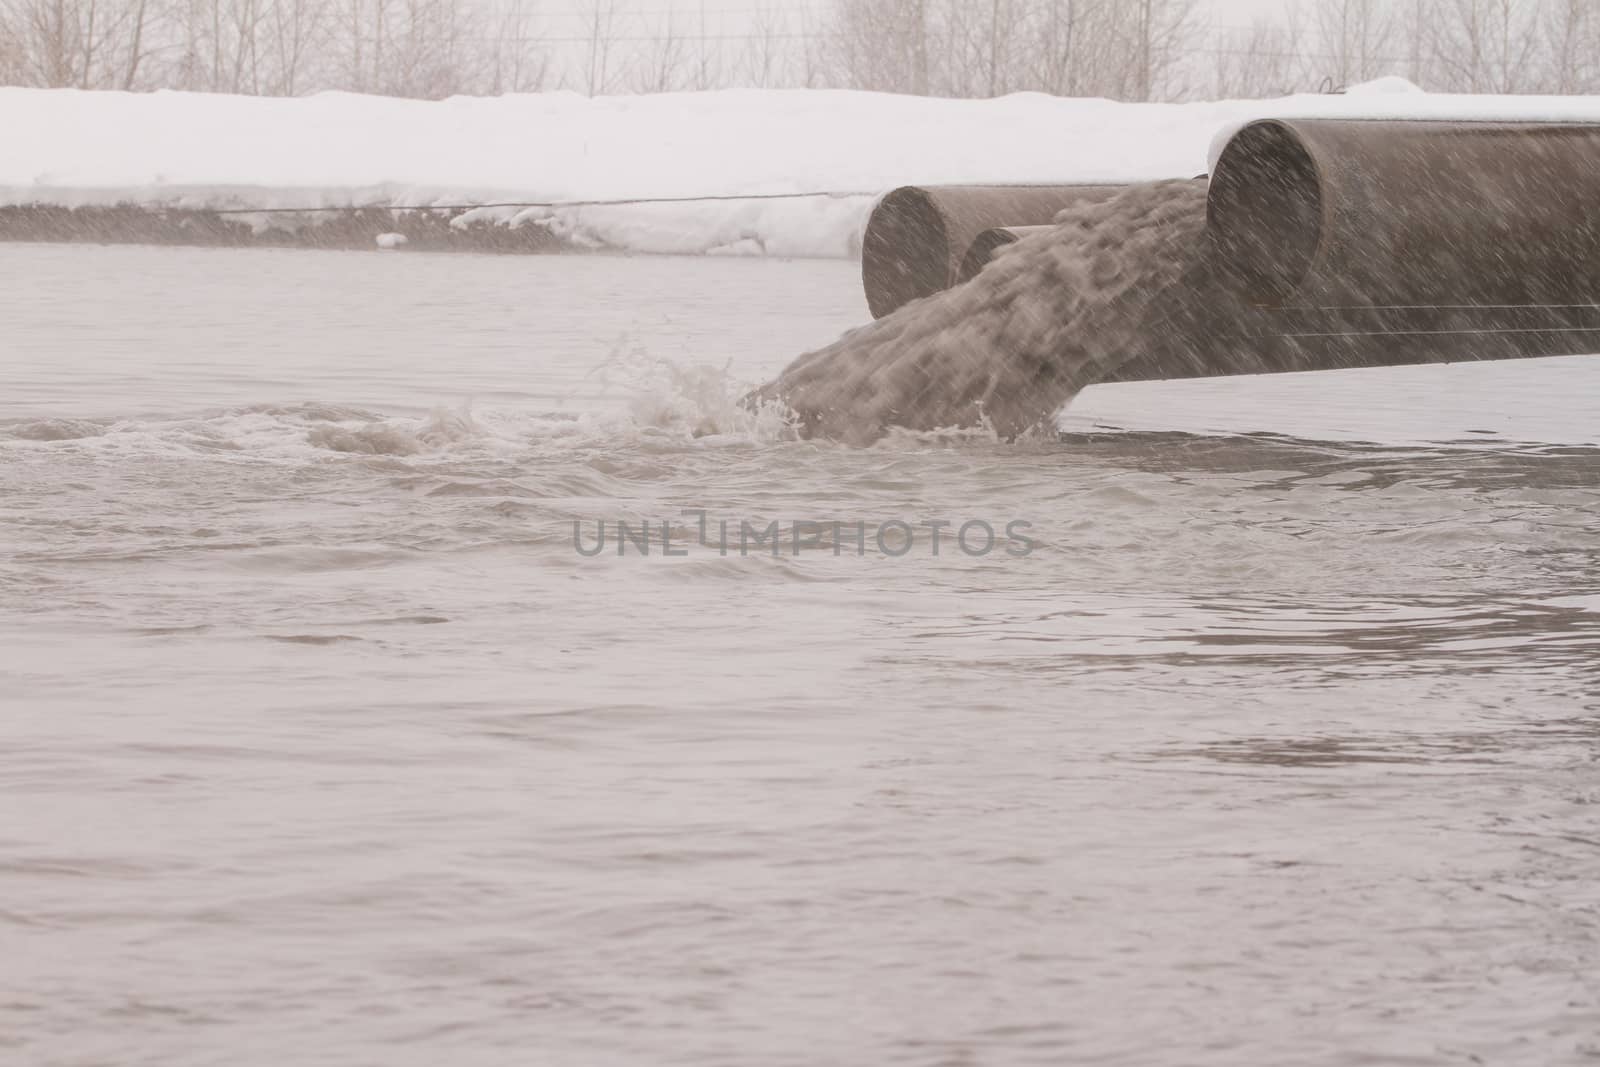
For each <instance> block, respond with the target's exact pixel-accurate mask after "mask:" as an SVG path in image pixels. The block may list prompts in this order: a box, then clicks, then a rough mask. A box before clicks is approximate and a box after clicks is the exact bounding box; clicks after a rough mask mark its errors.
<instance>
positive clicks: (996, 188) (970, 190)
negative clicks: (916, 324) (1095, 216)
mask: <svg viewBox="0 0 1600 1067" xmlns="http://www.w3.org/2000/svg"><path fill="white" fill-rule="evenodd" d="M1120 188H1122V187H1121V186H1116V185H949V186H916V185H907V186H902V187H901V188H899V189H895V190H894V191H892V192H890V193H888V194H887V195H885V196H884V198H883V199H882V200H880V201H878V203H877V206H876V207H874V208H873V209H872V215H871V217H870V218H869V219H868V220H867V231H866V234H865V235H864V236H863V237H862V241H861V283H862V286H863V287H864V288H865V289H866V292H867V307H868V308H869V309H871V311H872V317H873V318H878V319H881V318H883V316H885V315H887V314H889V313H890V312H891V311H894V310H895V309H897V308H899V307H901V306H903V305H905V304H909V303H910V302H911V301H913V300H917V299H920V298H922V297H925V296H932V295H933V294H934V293H937V292H939V291H940V290H942V289H948V288H950V287H951V286H952V285H955V284H956V282H957V281H958V280H959V278H960V274H961V261H962V258H963V257H964V256H965V255H966V254H967V249H968V248H970V247H971V246H972V241H973V239H974V238H976V237H977V236H978V235H979V234H980V233H982V232H983V231H985V230H988V229H991V228H994V227H1010V226H1042V225H1048V224H1049V223H1050V222H1052V221H1053V220H1054V219H1055V216H1056V213H1057V212H1058V211H1061V210H1062V209H1063V208H1067V207H1071V206H1072V205H1074V204H1079V203H1083V202H1084V201H1085V200H1096V199H1105V198H1107V197H1110V196H1112V195H1114V194H1115V193H1116V192H1117V190H1118V189H1120Z"/></svg>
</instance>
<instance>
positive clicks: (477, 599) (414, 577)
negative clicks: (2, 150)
mask: <svg viewBox="0 0 1600 1067" xmlns="http://www.w3.org/2000/svg"><path fill="white" fill-rule="evenodd" d="M0 270H3V271H4V274H5V276H6V277H7V278H8V279H10V281H9V283H8V285H7V286H5V287H3V288H0V322H4V323H5V327H4V337H3V339H0V709H3V715H0V723H3V725H0V746H3V756H4V758H3V759H0V945H3V950H0V1061H5V1062H7V1063H11V1062H15V1063H21V1064H30V1065H67V1064H71V1065H85V1064H102V1063H116V1064H131V1063H148V1064H157V1063H159V1064H162V1065H183V1064H193V1065H196V1067H198V1065H202V1064H204V1065H210V1064H216V1063H228V1064H262V1065H268V1064H271V1065H278V1064H283V1063H295V1064H305V1065H348V1064H364V1063H383V1064H396V1065H406V1064H416V1065H419V1067H421V1065H432V1064H438V1063H451V1064H484V1065H490V1064H504V1063H506V1062H508V1061H513V1060H514V1061H521V1062H534V1063H552V1064H604V1065H608V1067H609V1065H618V1064H639V1065H651V1067H659V1065H662V1064H683V1065H694V1067H704V1065H716V1064H727V1065H735V1064H739V1065H744V1064H754V1063H759V1064H772V1065H782V1064H794V1065H810V1064H817V1063H829V1064H871V1065H874V1067H879V1065H885V1064H906V1065H931V1064H946V1063H973V1064H980V1063H981V1064H987V1065H1019V1064H1049V1065H1053V1067H1054V1065H1060V1064H1079V1063H1081V1064H1094V1065H1097V1067H1102V1065H1108V1064H1128V1065H1146V1064H1151V1063H1173V1062H1182V1063H1190V1064H1215V1065H1218V1067H1239V1065H1241V1064H1248V1065H1262V1067H1278V1065H1282V1064H1319V1065H1327V1067H1357V1065H1362V1064H1371V1063H1400V1062H1403V1063H1408V1064H1429V1065H1433V1064H1437V1065H1446V1064H1449V1065H1454V1064H1464V1063H1472V1062H1478V1061H1481V1062H1486V1063H1494V1064H1527V1065H1530V1067H1534V1065H1537V1067H1548V1065H1550V1064H1565V1063H1582V1062H1587V1060H1586V1057H1588V1058H1592V1057H1593V1056H1594V1055H1595V1053H1596V1050H1597V1035H1596V1019H1597V1018H1600V990H1597V987H1596V978H1595V976H1596V974H1597V970H1596V967H1597V964H1600V927H1597V924H1596V916H1597V914H1600V841H1597V835H1596V830H1595V827H1596V813H1597V812H1600V770H1597V762H1596V761H1597V753H1600V673H1597V669H1596V664H1597V663H1600V655H1597V652H1600V539H1597V536H1596V533H1595V526H1596V522H1597V520H1600V401H1597V400H1596V398H1597V397H1600V359H1596V358H1594V357H1573V358H1568V359H1546V360H1529V361H1523V362H1519V363H1512V364H1487V365H1477V366H1474V365H1471V364H1468V363H1462V364H1455V365H1449V366H1430V367H1411V368H1397V369H1394V370H1367V371H1348V372H1336V373H1326V374H1320V375H1282V376H1276V377H1271V378H1237V379H1224V380H1215V381H1206V380H1196V381H1186V382H1168V383H1143V384H1137V385H1131V384H1130V385H1116V386H1091V387H1089V388H1088V389H1086V390H1084V391H1083V392H1082V393H1081V394H1080V395H1078V396H1077V397H1076V398H1074V399H1073V401H1072V403H1071V406H1070V407H1069V408H1068V409H1067V412H1066V414H1065V416H1064V417H1063V421H1062V428H1063V430H1064V436H1062V437H1061V438H1059V439H1057V438H1055V437H1053V436H1046V435H1031V436H1028V437H1025V438H1024V439H1023V440H1022V441H1020V442H1019V443H1017V444H1015V445H1007V444H1004V443H1001V442H998V441H996V440H995V439H994V437H993V436H992V435H989V434H984V433H977V432H969V433H964V434H962V433H952V434H933V433H910V432H906V431H894V432H890V433H889V434H887V435H885V436H884V437H883V438H882V439H881V440H879V441H878V442H877V443H876V444H875V445H873V446H871V447H865V448H861V447H846V446H843V445H840V444H837V443H833V442H829V441H825V440H802V441H796V440H792V439H789V438H788V437H786V436H785V435H783V434H782V433H781V432H780V428H779V427H776V426H774V425H771V424H766V423H762V422H760V421H759V420H754V419H750V418H747V417H745V416H744V415H743V413H742V412H741V409H740V408H739V406H738V398H739V397H740V396H741V395H743V391H744V390H745V389H746V388H748V387H749V386H750V385H753V384H756V383H760V382H764V381H769V380H771V379H772V378H773V377H774V376H776V375H777V374H779V373H780V372H781V371H782V369H783V367H784V366H785V365H786V364H787V362H788V361H789V360H790V359H791V358H792V357H793V355H794V353H796V352H800V351H808V350H817V349H821V348H825V347H826V346H827V345H828V344H829V343H830V342H831V341H832V340H833V339H834V338H836V337H838V336H839V335H840V333H841V332H843V331H844V330H846V329H847V328H849V327H851V326H852V325H854V324H857V323H860V322H862V321H863V320H864V319H865V318H866V312H865V309H864V308H863V306H862V302H861V296H860V292H859V277H858V275H857V272H856V269H855V266H854V265H853V264H849V263H844V262H809V263H808V262H795V263H781V262H772V261H730V260H673V259H657V258H647V257H640V258H634V259H624V258H608V259H598V258H597V259H582V258H576V259H575V258H562V259H556V258H544V257H529V258H494V257H486V256H483V257H480V256H472V255H466V256H448V257H432V256H421V255H416V256H406V255H395V256H390V255H384V254H380V253H367V254H355V253H336V252H309V251H223V250H203V249H173V248H132V247H124V248H93V247H87V246H75V247H63V246H43V245H39V246H29V245H8V246H0ZM1466 354H1467V353H1464V355H1466ZM702 510H703V511H704V512H705V514H706V519H707V526H708V539H707V541H706V542H705V543H702V542H701V541H700V540H699V539H698V519H697V517H696V515H695V514H693V513H687V512H698V511H702ZM618 520H622V521H626V522H628V523H630V524H632V526H633V529H634V530H635V531H637V527H638V524H639V522H640V521H641V520H649V521H650V522H651V523H652V524H655V523H657V522H659V521H663V520H665V521H668V522H669V523H671V524H673V525H674V527H675V536H674V538H673V552H674V554H672V555H664V554H663V553H662V551H661V545H660V539H659V536H658V535H657V534H655V533H653V535H652V542H651V546H650V547H651V551H650V554H649V555H648V556H643V555H641V554H639V552H638V551H637V550H636V549H635V548H634V547H633V546H632V545H631V544H629V545H628V546H625V549H626V554H625V555H622V556H618V554H617V546H616V542H615V540H614V539H611V540H608V542H607V544H606V547H605V549H604V551H603V552H602V553H601V554H599V555H595V556H592V557H591V556H586V555H582V554H580V553H579V552H578V551H577V550H576V549H575V546H574V543H573V524H574V522H576V523H578V524H579V527H580V531H581V534H582V540H581V545H582V546H583V547H584V548H590V547H592V546H593V544H594V540H595V535H596V528H597V524H598V523H601V522H603V523H605V524H607V529H608V530H609V531H610V532H612V533H614V532H615V523H616V522H617V521H618ZM797 520H800V521H810V522H816V523H821V524H824V528H823V529H822V530H820V531H819V530H816V529H812V528H808V527H802V528H801V530H800V536H799V538H798V540H799V541H800V543H801V550H800V552H799V554H798V555H796V554H795V552H794V540H795V538H793V536H792V534H793V532H794V525H793V524H794V523H795V522H796V521H797ZM773 521H777V522H779V524H780V528H779V539H778V540H779V543H778V544H777V546H776V548H777V551H776V554H774V551H773V546H772V545H770V544H769V543H767V542H766V541H762V542H760V543H759V544H755V545H747V546H746V548H747V550H745V551H741V550H740V548H739V535H740V532H741V526H742V525H744V524H748V525H749V526H750V527H751V530H752V532H753V533H763V532H764V531H765V530H766V529H767V527H768V524H769V523H771V522H773ZM1014 521H1016V522H1025V523H1028V524H1029V525H1028V526H1026V527H1019V528H1018V532H1019V533H1022V534H1024V535H1025V536H1027V537H1028V538H1029V539H1030V541H1031V542H1032V543H1033V547H1032V549H1031V551H1028V552H1027V553H1026V554H1022V555H1014V554H1011V553H1008V552H1007V551H1006V548H1007V547H1012V548H1017V547H1020V543H1019V542H1016V541H1012V540H1009V539H1008V538H1007V536H1006V527H1007V524H1009V523H1012V522H1014ZM722 522H727V523H728V524H729V530H730V534H729V541H728V544H729V550H728V552H727V553H726V554H723V553H722V552H721V551H720V548H719V540H720V539H719V537H718V531H719V529H720V524H721V523H722ZM833 522H838V523H839V524H840V528H839V531H838V534H837V536H836V535H835V531H834V530H833V528H832V526H831V524H832V523H833ZM896 522H901V523H905V524H906V525H907V527H909V529H910V530H911V532H912V533H913V534H914V536H915V541H914V544H913V545H912V546H911V547H910V548H909V549H908V550H906V551H904V552H901V554H898V555H896V554H891V553H895V552H900V550H901V547H902V545H903V541H902V533H903V531H901V530H900V529H899V527H896V526H894V525H893V524H894V523H896ZM858 523H860V524H862V525H863V527H864V528H865V532H864V533H863V536H862V541H861V542H860V543H861V544H863V546H864V547H863V550H862V551H860V552H859V553H858V551H857V548H856V546H857V543H858V542H857V540H856V535H855V530H856V529H857V525H856V524H858ZM935 523H945V524H947V525H945V526H942V527H939V528H938V529H939V533H940V537H941V540H940V542H939V549H938V552H937V554H935V552H934V550H933V547H932V535H933V533H934V532H935V529H934V527H933V525H932V524H935ZM976 523H986V524H988V525H989V526H990V527H991V528H992V529H994V531H995V533H996V537H997V543H996V544H995V545H994V546H993V547H992V548H991V549H990V550H988V551H979V550H981V549H982V548H983V547H984V538H983V528H982V526H980V525H975V524H976ZM963 527H965V528H966V529H965V538H964V540H963V539H962V538H961V536H960V535H961V532H962V529H963ZM652 529H653V530H658V528H657V527H654V525H653V526H652ZM885 529H887V530H888V533H887V534H886V539H885V542H884V548H886V549H888V551H881V550H880V548H879V545H878V543H877V534H878V533H879V532H881V531H883V530H885ZM834 544H837V545H838V546H839V549H840V551H839V552H838V553H837V554H835V552H834V551H833V547H832V546H833V545H834ZM680 551H681V552H683V553H684V554H683V555H678V554H676V553H677V552H680Z"/></svg>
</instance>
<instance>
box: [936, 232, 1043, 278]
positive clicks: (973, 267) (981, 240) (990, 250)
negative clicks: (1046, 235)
mask: <svg viewBox="0 0 1600 1067" xmlns="http://www.w3.org/2000/svg"><path fill="white" fill-rule="evenodd" d="M1036 229H1037V230H1043V229H1049V227H1047V226H1027V227H1006V226H997V227H995V228H994V229H992V230H984V231H983V232H982V233H980V234H978V236H977V237H975V238H973V240H972V247H970V248H968V249H967V254H966V255H965V256H963V257H962V259H961V270H960V272H959V273H958V274H957V277H956V280H957V281H958V282H968V281H971V280H972V279H973V278H976V277H977V276H978V272H979V271H981V270H983V268H984V267H986V266H988V264H989V261H990V260H991V259H993V258H994V254H995V253H996V252H998V251H1000V249H1002V248H1004V247H1005V246H1006V245H1009V244H1015V243H1016V242H1017V241H1020V240H1021V239H1022V236H1023V232H1024V231H1025V230H1036Z"/></svg>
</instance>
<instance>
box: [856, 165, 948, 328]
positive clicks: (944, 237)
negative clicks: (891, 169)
mask: <svg viewBox="0 0 1600 1067" xmlns="http://www.w3.org/2000/svg"><path fill="white" fill-rule="evenodd" d="M949 274H950V238H949V232H948V227H947V226H946V223H945V219H944V215H943V214H941V213H940V211H939V208H938V207H937V205H935V204H934V202H933V198H932V197H931V196H929V195H928V192H927V190H925V189H919V188H917V187H916V186H910V185H907V186H903V187H901V188H899V189H895V190H894V191H892V192H890V193H889V194H888V195H886V196H885V197H884V198H883V199H882V200H880V201H878V204H877V206H876V207H874V208H873V209H872V215H871V217H870V218H868V220H867V231H866V233H865V234H864V235H863V236H862V238H861V283H862V286H863V287H864V288H865V289H866V291H867V307H868V308H869V309H870V310H871V311H872V315H873V317H874V318H882V317H883V316H885V315H887V314H889V313H890V312H891V311H893V310H895V309H896V308H898V307H900V306H901V305H903V304H908V303H910V302H911V301H913V300H918V299H921V298H922V297H925V296H932V295H933V294H934V293H937V292H939V291H940V290H941V289H944V288H946V287H948V286H949V285H950V282H951V279H950V276H949Z"/></svg>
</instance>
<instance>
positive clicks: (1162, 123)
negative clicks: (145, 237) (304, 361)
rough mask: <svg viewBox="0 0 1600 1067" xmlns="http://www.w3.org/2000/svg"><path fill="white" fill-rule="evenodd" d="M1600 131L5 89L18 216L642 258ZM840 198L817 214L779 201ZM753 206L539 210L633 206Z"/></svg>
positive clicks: (874, 107)
mask: <svg viewBox="0 0 1600 1067" xmlns="http://www.w3.org/2000/svg"><path fill="white" fill-rule="evenodd" d="M1290 115H1294V116H1312V115H1318V116H1328V117H1393V118H1439V117H1448V118H1459V119H1537V120H1551V121H1555V120H1585V121H1600V97H1464V96H1435V95H1430V94H1426V93H1422V92H1420V91H1416V90H1415V89H1414V87H1411V86H1409V85H1407V84H1406V83H1404V82H1403V81H1400V80H1399V79H1383V80H1382V81H1381V82H1379V83H1374V84H1372V85H1370V86H1364V87H1359V89H1358V90H1357V91H1352V92H1351V93H1349V94H1346V95H1338V96H1293V97H1285V98H1282V99H1277V100H1251V101H1223V102H1216V103H1188V104H1121V103H1114V102H1112V101H1108V100H1083V99H1062V98H1057V97H1050V96H1044V95H1040V94H1036V93H1021V94H1017V95H1014V96H1008V97H1003V98H1000V99H995V100H981V101H978V100H935V99H926V98H920V97H908V96H893V95H888V94H881V93H856V92H843V91H815V90H724V91H719V92H709V93H672V94H663V95H656V96H627V97H600V98H592V99H591V98H587V97H582V96H578V95H576V94H572V93H544V94H538V95H512V96H503V97H495V98H465V97H457V98H452V99H449V100H443V101H437V102H429V101H416V100H396V99H391V98H386V97H370V96H358V95H354V94H349V93H322V94H319V95H317V96H311V97H304V98H299V99H268V98H261V97H236V96H221V95H213V94H197V93H178V92H157V93H148V94H138V93H113V92H79V91H75V90H38V89H15V88H9V89H0V128H3V129H5V130H6V132H7V145H6V151H5V152H4V153H0V205H6V206H12V207H15V206H18V205H32V204H43V205H54V206H107V205H116V204H136V205H140V206H145V207H161V208H185V207H187V208H196V209H209V210H217V209H267V208H317V207H323V208H325V207H353V206H406V207H423V206H433V205H443V204H450V205H463V204H466V205H513V206H486V207H482V208H480V209H479V210H477V211H475V212H470V213H469V214H468V215H467V216H457V217H456V219H455V221H454V222H453V223H452V225H461V224H462V219H463V218H466V219H468V221H494V222H500V223H505V224H518V225H528V224H537V225H540V226H544V227H548V228H549V229H550V230H551V231H553V232H554V233H555V234H557V235H559V236H561V237H563V238H565V239H566V240H568V241H571V242H573V243H576V244H580V245H589V246H596V247H610V248H620V249H629V250H635V251H644V252H686V253H716V252H722V253H730V254H768V255H784V256H848V255H853V254H855V253H856V251H857V250H858V248H859V240H860V233H861V229H862V226H863V225H864V223H865V219H866V215H867V212H868V211H869V210H870V208H871V204H872V201H873V198H874V197H875V196H876V195H877V194H879V193H881V192H883V191H885V190H887V189H890V188H893V187H894V186H897V185H904V184H910V183H951V182H1056V181H1061V182H1071V181H1106V180H1110V181H1120V180H1148V179H1155V178H1168V177H1190V176H1193V175H1196V174H1200V173H1203V172H1205V171H1206V170H1207V169H1208V158H1209V153H1210V150H1211V147H1212V145H1213V142H1214V140H1215V139H1216V138H1217V137H1218V135H1219V133H1222V132H1224V131H1228V130H1231V129H1233V128H1236V127H1237V126H1238V125H1239V124H1240V123H1242V122H1245V121H1248V120H1250V119H1253V118H1258V117H1265V116H1290ZM794 193H807V194H812V193H825V194H831V195H819V196H806V197H800V198H795V199H752V198H753V197H771V196H773V195H774V194H794ZM705 196H711V197H723V198H732V199H720V200H699V201H690V202H673V203H651V204H609V205H599V206H556V207H526V206H520V205H527V204H530V203H533V202H538V203H548V202H552V201H554V202H562V201H574V200H582V201H595V200H608V201H609V200H626V199H632V198H645V197H656V198H683V197H705Z"/></svg>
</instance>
